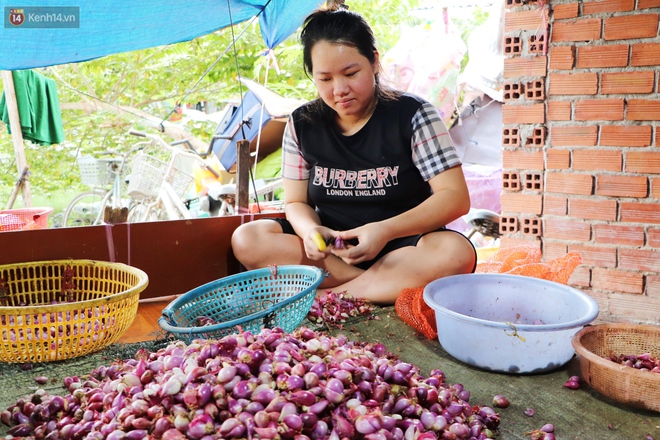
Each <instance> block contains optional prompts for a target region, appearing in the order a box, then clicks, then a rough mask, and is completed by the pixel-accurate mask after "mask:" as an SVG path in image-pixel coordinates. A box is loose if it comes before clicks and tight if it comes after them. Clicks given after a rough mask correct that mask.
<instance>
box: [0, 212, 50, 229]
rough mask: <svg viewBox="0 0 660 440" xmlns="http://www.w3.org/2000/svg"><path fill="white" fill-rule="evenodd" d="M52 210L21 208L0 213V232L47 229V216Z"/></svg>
mask: <svg viewBox="0 0 660 440" xmlns="http://www.w3.org/2000/svg"><path fill="white" fill-rule="evenodd" d="M52 212H53V208H21V209H6V210H4V211H0V231H2V232H4V231H21V230H27V229H46V228H48V215H49V214H50V213H52Z"/></svg>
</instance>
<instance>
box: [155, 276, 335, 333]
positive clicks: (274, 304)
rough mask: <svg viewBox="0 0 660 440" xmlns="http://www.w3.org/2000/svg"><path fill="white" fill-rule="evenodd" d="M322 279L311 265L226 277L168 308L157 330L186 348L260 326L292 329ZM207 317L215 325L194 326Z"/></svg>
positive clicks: (188, 293) (296, 324)
mask: <svg viewBox="0 0 660 440" xmlns="http://www.w3.org/2000/svg"><path fill="white" fill-rule="evenodd" d="M324 277H325V274H324V273H323V271H322V270H321V269H319V268H317V267H314V266H302V265H300V266H298V265H289V266H273V267H270V268H264V269H256V270H250V271H247V272H243V273H239V274H236V275H231V276H228V277H225V278H221V279H219V280H216V281H212V282H210V283H207V284H204V285H202V286H199V287H197V288H195V289H193V290H191V291H189V292H187V293H185V294H184V295H182V296H180V297H179V298H177V299H175V300H174V301H172V302H171V303H170V304H168V306H167V307H165V309H163V312H162V316H161V317H160V319H159V320H158V325H160V327H161V328H162V329H163V330H165V331H167V332H169V333H172V334H173V335H174V336H175V337H177V338H179V339H181V340H183V341H186V342H188V343H190V342H191V341H192V340H194V339H217V338H221V337H223V336H226V335H229V334H232V333H236V332H238V327H239V326H240V328H242V329H243V330H247V331H251V332H253V333H258V332H259V331H261V329H263V328H264V327H267V328H274V327H281V328H282V329H283V330H284V331H285V332H291V331H293V330H295V329H296V328H297V327H298V326H299V325H300V323H301V322H302V320H303V319H304V318H305V316H307V313H308V312H309V310H310V309H311V307H312V303H313V302H314V296H315V294H316V289H317V288H318V286H319V284H321V281H323V278H324ZM200 316H207V317H209V318H211V319H212V320H213V321H215V322H217V324H213V325H206V326H195V323H196V320H197V318H199V317H200Z"/></svg>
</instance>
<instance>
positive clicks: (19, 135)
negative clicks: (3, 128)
mask: <svg viewBox="0 0 660 440" xmlns="http://www.w3.org/2000/svg"><path fill="white" fill-rule="evenodd" d="M2 82H3V85H4V88H5V102H6V104H7V111H8V113H9V126H10V127H11V137H12V140H13V142H14V154H15V155H16V168H17V173H21V171H22V170H23V169H25V167H26V166H28V165H27V160H26V159H25V146H24V144H23V132H22V131H21V120H20V117H19V116H18V104H17V103H16V90H15V89H14V77H13V76H12V73H11V71H10V70H3V71H2ZM21 196H22V197H23V205H24V206H25V207H26V208H30V207H32V196H31V193H30V182H29V181H28V180H26V181H25V182H23V185H22V186H21Z"/></svg>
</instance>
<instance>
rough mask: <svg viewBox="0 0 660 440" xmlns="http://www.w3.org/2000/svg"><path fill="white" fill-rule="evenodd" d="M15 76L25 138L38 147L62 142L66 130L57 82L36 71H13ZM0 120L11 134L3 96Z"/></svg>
mask: <svg viewBox="0 0 660 440" xmlns="http://www.w3.org/2000/svg"><path fill="white" fill-rule="evenodd" d="M12 76H13V78H14V89H15V90H16V102H17V105H18V116H19V118H20V120H21V131H22V132H23V138H24V139H26V140H29V141H32V142H34V143H36V144H39V145H52V144H59V143H60V142H62V141H63V140H64V130H63V128H62V115H61V113H60V101H59V98H58V97H57V86H56V84H55V81H54V80H52V79H51V78H47V77H45V76H44V75H42V74H40V73H39V72H35V71H33V70H14V71H12ZM0 120H2V122H4V123H5V124H7V131H8V132H9V133H11V128H10V126H9V112H8V110H7V103H6V100H5V94H4V93H3V94H2V98H0Z"/></svg>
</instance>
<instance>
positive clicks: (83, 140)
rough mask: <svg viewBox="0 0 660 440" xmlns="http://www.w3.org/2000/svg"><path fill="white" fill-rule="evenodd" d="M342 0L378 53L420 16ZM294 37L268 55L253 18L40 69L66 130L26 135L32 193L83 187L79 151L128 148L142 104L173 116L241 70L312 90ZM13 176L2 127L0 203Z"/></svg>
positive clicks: (192, 126) (142, 125) (209, 128)
mask: <svg viewBox="0 0 660 440" xmlns="http://www.w3.org/2000/svg"><path fill="white" fill-rule="evenodd" d="M348 3H349V4H350V8H351V10H354V11H357V12H359V13H361V14H363V15H364V16H365V18H366V19H367V20H368V21H369V23H371V25H372V27H373V29H374V33H375V34H376V37H377V39H378V44H379V49H380V51H381V53H384V52H386V51H387V50H388V49H389V48H391V47H392V46H393V45H394V44H395V43H396V42H397V40H398V37H399V35H400V30H401V26H402V25H404V24H405V25H414V24H417V23H416V21H418V20H419V19H418V18H414V16H412V15H410V14H409V13H408V12H409V11H410V10H412V9H414V8H416V7H418V6H419V3H420V2H419V1H418V0H395V1H392V0H355V1H351V2H348ZM239 37H240V38H239ZM297 37H298V36H297V35H296V34H294V35H292V36H291V37H289V38H288V39H287V40H286V41H285V42H283V43H282V44H281V45H279V46H278V47H277V48H275V49H274V55H275V56H274V57H265V56H264V50H265V45H264V42H263V40H262V38H261V34H260V31H259V26H258V22H257V21H251V22H245V23H242V24H238V25H235V26H234V27H233V28H226V29H223V30H221V31H218V32H215V33H212V34H209V35H206V36H204V37H200V38H197V39H195V40H192V41H189V42H184V43H178V44H172V45H168V46H160V47H153V48H149V49H144V50H139V51H134V52H126V53H118V54H114V55H110V56H106V57H102V58H99V59H95V60H91V61H86V62H81V63H75V64H66V65H59V66H52V67H48V68H43V69H38V70H39V71H40V72H42V73H43V74H45V75H46V76H48V77H50V78H53V79H54V80H55V81H56V83H57V86H58V93H59V98H60V103H61V106H62V109H63V110H62V119H63V124H64V131H65V136H66V139H65V141H64V142H62V143H61V144H60V145H54V146H51V147H41V146H37V145H33V144H30V143H27V142H26V143H25V152H26V157H27V160H28V163H29V164H30V166H31V170H32V175H31V177H30V182H31V188H32V193H33V194H40V195H42V196H49V195H51V196H52V195H56V194H58V193H61V192H62V191H63V190H65V189H66V190H69V191H71V190H77V189H80V190H82V189H83V186H82V184H81V183H80V178H79V175H78V168H77V164H76V157H77V156H79V155H82V154H90V155H95V154H98V153H99V152H101V151H103V150H106V149H114V150H119V151H126V150H127V149H128V148H130V147H131V145H132V144H133V143H134V142H135V138H132V136H130V135H128V134H127V131H128V129H129V128H131V127H134V128H137V129H146V130H154V129H153V128H149V127H148V125H149V124H147V123H146V119H145V116H144V115H145V114H148V115H151V116H153V117H155V118H158V120H163V121H165V120H167V119H168V118H172V116H173V111H174V110H175V106H176V105H177V104H180V105H195V104H196V103H198V102H203V101H208V102H211V103H218V104H220V105H222V103H225V102H227V101H232V100H233V101H236V100H238V99H240V96H241V93H242V92H244V90H243V88H242V87H241V86H240V83H239V81H237V78H238V76H239V75H240V76H242V77H245V78H249V79H252V80H255V81H257V82H259V83H262V84H263V83H264V82H265V80H266V76H268V82H267V86H268V87H269V88H270V89H272V90H274V91H276V92H278V93H280V94H282V95H284V96H288V97H293V98H298V99H303V100H307V99H311V98H313V97H314V96H315V90H314V87H313V84H312V82H311V81H310V80H309V79H308V78H307V77H306V75H305V73H304V71H303V69H302V62H301V58H302V57H301V51H300V49H301V48H300V45H299V42H298V38H297ZM234 39H236V44H234V45H232V41H234ZM275 62H276V63H277V65H276V66H275V64H274V63H275ZM184 127H185V129H186V130H187V131H188V132H190V133H191V134H192V135H194V136H196V137H198V138H200V139H203V140H208V139H210V137H211V135H212V133H213V130H214V129H215V124H212V123H202V122H194V121H187V122H185V125H184ZM16 176H17V170H16V164H15V159H14V151H13V145H12V140H11V136H10V135H9V134H7V132H6V130H4V129H2V130H0V205H4V201H5V200H8V198H9V194H10V192H11V189H12V185H13V183H14V181H15V179H16ZM19 199H20V198H19ZM18 204H19V202H17V205H18Z"/></svg>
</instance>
